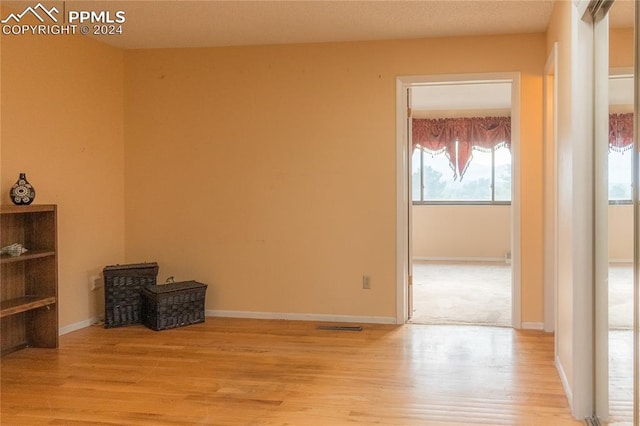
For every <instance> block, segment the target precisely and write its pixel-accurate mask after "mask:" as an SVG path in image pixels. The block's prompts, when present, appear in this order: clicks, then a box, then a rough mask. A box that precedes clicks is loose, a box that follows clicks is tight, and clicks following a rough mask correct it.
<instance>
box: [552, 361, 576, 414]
mask: <svg viewBox="0 0 640 426" xmlns="http://www.w3.org/2000/svg"><path fill="white" fill-rule="evenodd" d="M554 364H555V365H556V370H558V375H559V376H560V383H562V388H563V389H564V393H565V395H566V396H567V401H568V402H569V409H570V410H571V412H573V392H572V390H571V386H570V385H569V380H567V375H566V374H565V372H564V367H562V362H561V361H560V358H559V357H557V356H556V357H555V362H554Z"/></svg>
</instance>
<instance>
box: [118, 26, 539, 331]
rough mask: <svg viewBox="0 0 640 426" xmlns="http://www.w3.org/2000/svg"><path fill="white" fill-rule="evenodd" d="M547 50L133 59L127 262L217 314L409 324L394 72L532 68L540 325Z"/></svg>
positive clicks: (527, 249) (482, 46) (399, 47)
mask: <svg viewBox="0 0 640 426" xmlns="http://www.w3.org/2000/svg"><path fill="white" fill-rule="evenodd" d="M544 42H545V37H544V35H542V34H533V35H516V36H504V37H472V38H449V39H435V40H407V41H388V42H361V43H327V44H313V45H289V46H266V47H233V48H206V49H180V50H168V49H158V50H140V51H128V52H126V53H125V106H126V107H125V135H126V144H125V159H126V161H125V181H126V214H125V218H126V259H127V261H142V260H157V261H159V262H160V265H161V271H160V275H161V278H164V277H166V276H167V275H174V276H176V278H178V279H198V280H202V281H204V282H206V283H208V284H210V287H209V296H208V299H207V309H216V310H227V311H228V310H232V311H258V312H279V313H310V314H330V315H331V314H334V315H356V316H368V317H384V318H395V315H396V313H395V309H396V300H395V297H396V279H395V268H396V265H395V258H396V247H395V244H396V236H395V227H396V218H395V211H396V206H395V200H396V194H395V188H396V186H395V180H396V170H395V143H396V142H395V132H396V123H395V87H396V86H395V78H396V76H398V75H420V74H443V73H464V72H476V73H483V72H485V73H486V72H503V71H520V72H521V73H522V86H521V96H522V129H521V141H522V142H521V143H522V149H521V152H522V159H523V164H522V176H523V179H522V181H523V187H526V190H523V191H522V193H523V197H522V212H523V213H522V224H523V225H522V254H523V265H522V276H523V309H522V312H523V318H522V320H523V321H527V322H540V321H541V320H542V275H541V270H542V240H541V227H542V210H541V200H542V176H541V169H542V167H541V161H542V144H541V139H542V125H541V122H542V107H541V105H542V99H541V97H542V77H541V72H542V68H543V65H544V60H545V58H544V55H545V53H544ZM433 58H438V60H437V61H434V60H433ZM523 189H525V188H523ZM363 274H367V275H370V276H371V286H372V289H371V290H368V291H363V290H362V289H361V281H362V279H361V276H362V275H363Z"/></svg>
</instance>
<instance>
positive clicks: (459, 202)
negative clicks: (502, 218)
mask: <svg viewBox="0 0 640 426" xmlns="http://www.w3.org/2000/svg"><path fill="white" fill-rule="evenodd" d="M457 143H458V141H456V145H457ZM416 149H418V150H420V178H419V181H420V200H418V201H416V200H414V199H413V179H411V184H412V190H411V203H412V205H414V206H510V205H511V202H512V200H509V201H504V200H496V199H495V198H496V194H495V178H496V167H495V166H496V164H495V154H496V150H495V149H492V150H491V200H477V201H476V200H425V199H424V190H425V185H424V155H425V153H427V154H428V152H427V151H426V150H425V149H424V148H422V147H421V146H418V147H417V148H416ZM456 149H457V147H456ZM412 157H413V154H412ZM511 161H512V162H511V168H512V169H511V177H512V179H511V183H512V184H513V156H512V158H511ZM410 169H411V168H410ZM412 175H413V173H412ZM511 198H512V199H513V189H512V190H511Z"/></svg>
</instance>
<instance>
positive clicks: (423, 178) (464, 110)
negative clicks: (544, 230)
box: [397, 73, 521, 328]
mask: <svg viewBox="0 0 640 426" xmlns="http://www.w3.org/2000/svg"><path fill="white" fill-rule="evenodd" d="M497 88H502V89H503V91H506V95H504V96H502V99H503V100H502V103H500V104H497V103H495V102H498V98H500V96H498V95H497V94H496V93H497V92H496V90H497ZM470 90H471V91H473V92H471V91H470ZM504 99H506V100H504ZM397 107H398V108H397V119H398V120H397V122H398V127H397V129H398V132H397V136H398V145H397V164H398V175H397V178H398V180H397V183H398V185H397V187H398V204H397V211H398V216H397V217H398V220H397V240H398V252H397V266H398V269H397V271H398V274H397V277H398V280H397V282H398V292H397V294H398V298H397V300H398V304H397V320H398V322H399V323H405V322H418V323H431V324H485V325H503V326H513V327H515V328H520V327H521V320H520V262H521V259H520V249H519V247H520V194H519V192H520V191H519V187H520V174H519V134H520V132H519V126H520V116H519V74H518V73H495V74H473V75H470V74H465V75H457V76H456V75H446V76H414V77H399V78H398V79H397ZM416 120H427V121H429V120H430V121H431V124H429V123H427V124H424V123H423V125H424V126H426V127H427V129H426V131H427V133H428V132H429V131H433V128H430V127H429V126H430V125H432V124H434V123H435V125H436V127H437V126H443V125H444V126H447V125H451V126H452V128H453V129H454V130H452V131H453V132H454V133H455V132H458V133H455V134H454V136H455V137H453V138H449V139H448V140H447V141H446V142H444V143H441V142H435V141H433V140H432V141H429V140H428V138H427V140H425V139H424V134H420V135H417V134H416V133H415V132H414V127H413V126H414V124H413V123H414V121H416ZM480 121H482V122H483V123H484V124H485V125H486V126H485V130H486V129H490V130H491V131H493V136H494V137H493V139H491V138H489V139H487V140H486V143H485V142H482V143H480V142H477V140H478V138H477V136H478V135H477V133H478V132H477V131H476V133H475V134H474V136H473V137H467V136H469V133H464V132H465V131H467V132H468V131H469V130H461V126H462V128H466V129H468V128H469V127H468V126H469V125H471V126H475V125H477V123H478V122H480ZM505 121H506V122H508V126H504V123H505ZM472 122H473V124H469V123H472ZM500 123H502V124H500ZM465 126H467V127H465ZM500 126H503V127H502V128H501V129H500V130H496V129H498V128H499V127H500ZM505 129H508V137H504V135H505V134H504V133H500V132H504V131H505ZM417 130H418V132H420V131H423V133H424V130H425V129H422V130H420V129H417ZM441 130H442V129H441ZM460 132H463V133H464V134H463V133H460ZM498 133H500V134H499V135H497V136H496V134H498ZM416 135H417V137H416ZM481 139H482V138H481ZM438 144H440V145H443V146H440V145H438ZM416 152H417V154H416ZM417 164H419V167H416V165H417ZM416 170H418V171H419V172H418V173H416ZM509 172H510V173H509ZM447 174H448V175H447ZM483 174H484V175H483ZM509 174H510V179H508V177H509ZM445 175H446V176H445ZM438 215H439V216H438ZM499 215H502V216H501V217H502V218H501V219H500V218H499ZM439 217H440V218H439ZM443 218H444V219H443ZM505 218H506V219H505ZM445 219H446V220H448V221H449V223H445V222H444V220H445ZM488 220H490V221H494V222H496V224H497V225H502V230H501V231H497V230H494V231H490V227H489V226H487V221H488ZM505 224H506V226H504V225H505ZM465 226H469V227H470V228H468V229H467V230H465V229H463V228H464V227H465ZM425 227H426V228H425ZM498 228H500V226H498ZM505 228H506V231H505V230H504V229H505ZM456 232H458V233H459V234H461V235H462V237H458V238H454V234H455V233H456ZM483 232H484V233H485V234H484V235H481V234H482V233H483ZM479 233H480V234H479ZM498 235H500V237H498ZM496 240H499V241H501V243H499V244H502V247H501V248H495V247H494V248H493V251H492V252H489V251H484V252H482V249H481V248H480V249H478V250H479V251H477V252H476V253H481V254H474V253H473V252H471V251H470V250H472V247H471V246H472V245H474V244H475V245H476V246H479V247H482V246H488V245H491V244H492V243H493V242H495V241H496ZM499 244H497V245H499ZM456 245H457V250H458V251H457V252H456V251H455V250H456ZM497 245H496V246H497ZM438 250H439V251H438ZM447 250H449V251H447ZM488 253H491V254H488ZM414 262H415V268H414ZM481 273H486V274H488V277H487V278H484V279H483V278H480V279H478V277H479V274H481ZM456 274H459V276H458V278H456V277H455V275H456ZM465 275H466V276H467V278H468V277H471V278H472V279H471V280H465ZM423 279H424V282H425V283H427V286H423ZM465 281H468V282H465ZM474 281H475V284H474ZM498 281H501V282H503V283H505V284H504V285H500V284H498ZM486 282H489V283H491V284H492V286H494V287H497V288H499V289H500V292H501V294H502V295H501V296H498V297H494V298H492V292H493V291H494V289H491V288H490V286H487V287H485V288H484V289H482V288H479V287H478V286H479V285H480V284H481V283H483V284H484V283H486ZM419 287H420V288H419ZM429 287H430V288H429ZM456 287H457V288H458V289H459V292H458V293H457V294H456V293H455V292H449V293H447V290H454V289H455V288H456ZM438 292H439V293H440V294H438ZM472 295H477V296H479V297H480V299H476V300H475V301H474V300H473V299H472V298H470V297H469V296H472ZM440 296H444V298H440V299H438V298H439V297H440ZM482 298H484V299H482ZM465 300H467V301H468V303H467V307H468V309H467V311H466V312H464V311H463V310H462V309H461V308H462V307H463V305H464V304H462V303H461V301H465ZM505 301H506V303H505ZM500 304H501V305H502V307H501V308H499V305H500ZM447 306H450V309H447ZM483 309H484V312H483ZM447 311H448V312H447ZM443 312H444V313H445V314H444V315H442V314H443ZM423 314H426V315H423ZM465 315H466V316H465Z"/></svg>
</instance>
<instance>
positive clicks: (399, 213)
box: [396, 72, 522, 329]
mask: <svg viewBox="0 0 640 426" xmlns="http://www.w3.org/2000/svg"><path fill="white" fill-rule="evenodd" d="M483 81H485V82H488V83H489V82H509V83H511V129H512V132H511V158H512V163H511V322H512V325H513V327H514V328H516V329H518V328H521V327H522V322H521V253H520V232H521V231H520V230H521V227H520V73H518V72H505V73H488V74H442V75H419V76H401V77H397V78H396V323H397V324H404V323H405V322H406V321H407V319H408V317H409V312H408V306H407V302H408V266H407V265H408V262H409V253H408V251H409V250H408V244H409V231H410V229H409V219H408V218H409V213H408V210H409V206H410V203H411V200H410V198H409V190H408V188H409V182H408V179H409V170H410V168H411V167H410V158H411V156H410V152H409V146H408V144H407V130H406V128H407V126H406V122H407V89H408V88H409V87H411V86H418V85H426V84H456V83H463V82H474V83H478V82H483Z"/></svg>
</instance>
